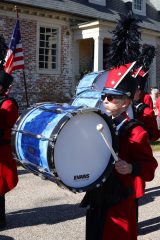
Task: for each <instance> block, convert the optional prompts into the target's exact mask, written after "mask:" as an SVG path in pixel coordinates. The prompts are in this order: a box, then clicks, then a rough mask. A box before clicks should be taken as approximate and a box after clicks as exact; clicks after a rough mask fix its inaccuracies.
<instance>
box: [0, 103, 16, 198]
mask: <svg viewBox="0 0 160 240" xmlns="http://www.w3.org/2000/svg"><path fill="white" fill-rule="evenodd" d="M17 118H18V109H17V106H16V105H15V103H13V101H11V100H6V101H4V102H3V103H2V105H1V107H0V132H1V137H0V195H4V194H5V193H6V192H8V191H10V190H11V189H13V188H14V187H15V186H16V185H17V182H18V175H17V165H16V162H15V160H14V159H13V156H12V150H11V143H10V140H11V128H12V127H13V125H14V123H15V122H16V120H17Z"/></svg>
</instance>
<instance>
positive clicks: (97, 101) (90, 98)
mask: <svg viewBox="0 0 160 240" xmlns="http://www.w3.org/2000/svg"><path fill="white" fill-rule="evenodd" d="M71 105H72V106H76V107H89V108H98V109H100V110H101V112H102V113H106V110H105V108H104V106H103V102H102V100H101V92H99V91H96V90H86V91H84V92H81V93H80V94H78V95H77V96H76V97H75V98H74V100H73V101H72V103H71ZM106 114H107V113H106Z"/></svg>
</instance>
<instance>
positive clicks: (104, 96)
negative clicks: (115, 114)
mask: <svg viewBox="0 0 160 240" xmlns="http://www.w3.org/2000/svg"><path fill="white" fill-rule="evenodd" d="M105 98H107V100H108V101H109V102H112V101H113V99H122V98H123V95H111V94H103V95H101V99H102V101H104V100H105Z"/></svg>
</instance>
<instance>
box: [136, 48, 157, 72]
mask: <svg viewBox="0 0 160 240" xmlns="http://www.w3.org/2000/svg"><path fill="white" fill-rule="evenodd" d="M155 55H156V50H155V47H154V46H151V45H144V47H143V49H142V53H141V54H140V56H139V57H138V59H137V62H136V65H135V68H139V67H142V69H143V70H144V71H145V72H146V71H148V70H149V68H150V65H151V63H152V61H153V59H154V57H155Z"/></svg>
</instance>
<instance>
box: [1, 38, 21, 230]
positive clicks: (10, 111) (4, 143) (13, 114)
mask: <svg viewBox="0 0 160 240" xmlns="http://www.w3.org/2000/svg"><path fill="white" fill-rule="evenodd" d="M6 49H7V46H6V45H5V42H4V39H3V37H2V36H0V231H2V230H4V229H5V228H6V226H7V223H6V213H5V195H6V193H7V192H9V191H10V190H12V189H13V188H14V187H15V186H16V185H17V182H18V175H17V166H16V162H15V160H14V159H13V156H12V150H11V129H12V127H13V125H14V123H15V122H16V120H17V118H18V106H17V103H16V101H15V100H14V99H13V98H9V97H8V95H7V92H8V90H9V88H10V85H11V84H12V82H13V77H12V76H11V75H9V74H8V73H6V72H5V71H4V70H3V63H4V57H5V51H6Z"/></svg>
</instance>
